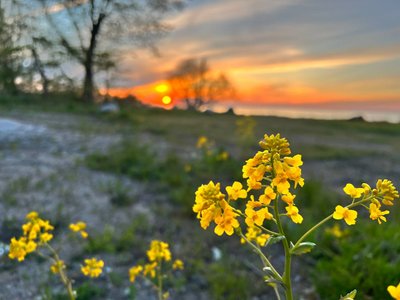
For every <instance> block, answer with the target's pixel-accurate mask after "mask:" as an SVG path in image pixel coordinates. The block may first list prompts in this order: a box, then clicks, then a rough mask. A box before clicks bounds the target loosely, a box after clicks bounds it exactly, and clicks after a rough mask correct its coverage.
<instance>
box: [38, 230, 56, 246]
mask: <svg viewBox="0 0 400 300" xmlns="http://www.w3.org/2000/svg"><path fill="white" fill-rule="evenodd" d="M52 238H53V235H52V234H51V233H47V232H45V233H42V234H41V235H40V238H39V239H40V242H41V243H47V242H48V241H50V240H51V239H52Z"/></svg>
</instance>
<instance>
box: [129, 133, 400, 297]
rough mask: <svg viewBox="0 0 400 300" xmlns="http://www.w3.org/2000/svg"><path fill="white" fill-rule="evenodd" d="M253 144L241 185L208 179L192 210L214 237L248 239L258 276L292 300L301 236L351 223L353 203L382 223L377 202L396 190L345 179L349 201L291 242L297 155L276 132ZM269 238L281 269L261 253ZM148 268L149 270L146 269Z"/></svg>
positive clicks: (299, 180)
mask: <svg viewBox="0 0 400 300" xmlns="http://www.w3.org/2000/svg"><path fill="white" fill-rule="evenodd" d="M259 145H260V147H261V148H262V149H261V151H258V152H257V153H256V154H255V155H254V156H253V157H251V158H249V159H248V160H246V162H245V164H244V166H243V167H242V177H243V179H244V180H246V184H242V183H241V182H239V181H235V182H233V183H232V185H228V186H227V187H226V188H225V190H226V194H224V193H223V192H222V191H221V190H224V189H221V185H220V183H218V182H217V183H214V182H213V181H210V182H209V183H208V184H203V185H201V186H200V187H198V189H197V191H196V194H195V197H196V198H195V203H194V205H193V212H195V213H196V214H197V218H198V219H199V220H200V226H201V227H202V228H203V229H207V228H208V227H209V226H210V225H214V224H215V227H214V233H215V234H217V235H218V236H222V235H223V234H226V235H228V236H231V235H233V234H234V233H236V234H237V235H239V236H240V241H241V243H246V244H248V245H249V246H250V247H251V248H252V250H253V251H254V252H255V253H257V254H258V256H260V258H261V261H262V262H263V265H264V269H263V270H264V271H266V273H267V275H265V276H264V277H263V279H264V281H265V282H266V283H267V284H269V285H270V286H271V287H272V288H274V290H275V294H276V296H277V298H278V299H283V298H281V297H280V294H281V293H282V291H281V289H283V290H284V293H285V299H286V300H293V298H294V297H293V292H292V283H291V261H292V256H294V255H303V254H306V253H308V252H310V251H312V249H313V248H314V247H315V246H316V244H315V243H313V242H311V241H306V238H307V237H309V236H310V235H311V233H313V232H314V231H315V230H316V229H318V228H319V227H321V226H322V225H324V224H325V223H327V222H328V221H331V220H332V219H336V220H344V221H345V222H346V224H347V225H354V224H356V219H357V216H358V212H357V211H356V210H355V209H353V208H356V207H360V208H361V209H362V208H366V209H367V210H368V211H369V216H370V219H372V220H376V221H377V222H378V223H379V224H381V223H382V222H386V215H387V214H389V211H388V210H384V209H383V208H382V206H383V205H387V206H391V205H393V204H394V201H395V200H396V199H397V198H399V193H398V191H397V190H396V188H395V187H394V185H393V183H392V182H391V181H390V180H387V179H379V180H378V181H377V183H376V188H371V186H370V185H368V184H367V183H363V184H362V185H361V186H360V187H356V186H354V185H353V184H351V183H348V184H346V186H345V187H344V188H343V191H344V192H345V194H347V195H348V196H350V198H351V202H350V203H349V204H348V205H346V206H342V205H337V206H336V208H335V211H334V212H333V213H331V214H330V215H328V216H326V217H325V218H324V219H322V220H321V221H320V222H318V223H317V224H315V225H314V226H311V227H310V228H309V229H308V230H307V231H306V232H305V233H304V234H303V235H302V236H301V237H300V238H299V239H298V240H297V241H296V242H294V241H291V240H290V239H291V237H292V235H291V234H288V233H286V230H289V229H290V228H291V227H290V226H285V224H284V222H286V221H287V220H289V221H290V222H293V223H295V224H301V223H302V222H303V216H302V215H301V214H300V211H299V206H298V205H297V202H298V201H297V198H296V194H295V189H297V188H298V187H303V185H304V179H303V177H302V170H301V166H302V165H303V161H302V157H301V155H300V154H296V155H293V156H291V149H290V145H289V142H288V141H287V140H286V139H285V138H283V137H281V136H280V135H279V134H276V135H264V138H263V140H262V141H261V142H260V143H259ZM243 229H245V230H243ZM244 232H245V233H244ZM327 232H328V233H329V234H331V235H333V236H335V237H337V238H340V237H343V236H345V234H347V230H345V231H342V230H341V229H340V227H339V225H338V224H337V223H336V224H335V225H334V226H333V227H332V228H331V229H329V230H327ZM274 243H282V246H283V249H284V252H285V260H284V266H283V267H284V271H283V272H282V274H280V273H279V272H278V271H277V269H275V267H274V266H273V264H272V263H271V261H270V259H269V257H268V256H266V255H265V254H264V253H263V247H267V246H269V245H271V244H274ZM133 271H136V270H133ZM133 271H132V272H133ZM148 273H149V274H150V275H151V272H150V270H149V271H148ZM393 289H394V287H391V288H390V290H391V291H392V292H393V293H398V291H397V290H393ZM355 296H356V290H354V291H352V292H350V293H348V294H347V295H346V296H344V297H342V298H341V299H344V300H349V299H354V297H355ZM396 297H397V294H396ZM160 299H161V298H160ZM396 299H398V298H396ZM398 300H400V299H398Z"/></svg>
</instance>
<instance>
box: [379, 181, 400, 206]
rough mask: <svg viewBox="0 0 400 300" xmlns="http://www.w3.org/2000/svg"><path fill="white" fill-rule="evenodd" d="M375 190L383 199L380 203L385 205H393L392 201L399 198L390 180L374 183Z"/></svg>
mask: <svg viewBox="0 0 400 300" xmlns="http://www.w3.org/2000/svg"><path fill="white" fill-rule="evenodd" d="M376 190H377V192H378V194H380V195H381V196H382V197H383V200H382V203H383V204H385V205H388V206H390V205H393V200H394V199H396V198H399V192H398V191H397V190H396V188H395V187H394V185H393V183H392V182H391V181H390V180H387V179H383V180H382V179H379V180H378V181H377V182H376Z"/></svg>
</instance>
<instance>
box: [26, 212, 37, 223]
mask: <svg viewBox="0 0 400 300" xmlns="http://www.w3.org/2000/svg"><path fill="white" fill-rule="evenodd" d="M26 218H27V219H28V220H32V221H33V220H36V219H37V218H39V214H38V213H37V212H36V211H31V212H30V213H28V214H27V215H26Z"/></svg>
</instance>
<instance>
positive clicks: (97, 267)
mask: <svg viewBox="0 0 400 300" xmlns="http://www.w3.org/2000/svg"><path fill="white" fill-rule="evenodd" d="M103 267H104V261H102V260H98V259H97V258H90V259H85V265H84V266H82V267H81V271H82V273H83V275H85V276H88V277H92V278H96V277H99V276H100V275H101V273H102V272H103Z"/></svg>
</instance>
